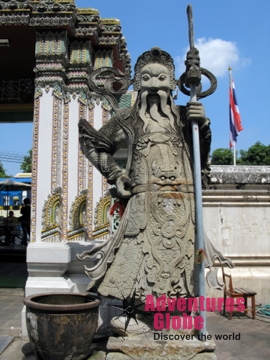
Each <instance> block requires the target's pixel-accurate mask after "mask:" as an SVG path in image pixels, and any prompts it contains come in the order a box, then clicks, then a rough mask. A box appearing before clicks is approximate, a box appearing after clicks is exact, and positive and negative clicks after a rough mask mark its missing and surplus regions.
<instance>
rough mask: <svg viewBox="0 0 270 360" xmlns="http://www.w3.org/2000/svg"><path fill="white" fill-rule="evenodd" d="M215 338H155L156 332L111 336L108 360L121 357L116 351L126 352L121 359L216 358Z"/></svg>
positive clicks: (199, 359) (211, 359)
mask: <svg viewBox="0 0 270 360" xmlns="http://www.w3.org/2000/svg"><path fill="white" fill-rule="evenodd" d="M215 347H216V345H215V343H214V341H213V340H207V341H199V340H198V339H197V338H195V337H192V339H190V340H186V339H183V340H181V339H180V340H167V341H163V340H154V333H152V332H150V333H145V334H143V335H138V336H132V337H125V338H123V337H110V338H109V340H108V343H107V351H108V354H107V357H106V360H112V359H120V357H117V355H116V353H118V355H119V353H121V354H124V355H125V356H126V357H123V356H122V358H121V359H123V360H124V359H127V360H128V359H129V358H131V359H136V360H140V359H148V360H162V359H167V360H176V359H186V360H189V359H192V360H215V359H216V356H215V354H214V353H213V352H214V350H215Z"/></svg>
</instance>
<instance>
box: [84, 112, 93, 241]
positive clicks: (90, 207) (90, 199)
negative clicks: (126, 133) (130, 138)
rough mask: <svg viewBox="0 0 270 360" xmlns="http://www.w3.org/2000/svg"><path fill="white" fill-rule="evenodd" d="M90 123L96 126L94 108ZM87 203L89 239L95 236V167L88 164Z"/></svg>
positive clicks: (90, 115)
mask: <svg viewBox="0 0 270 360" xmlns="http://www.w3.org/2000/svg"><path fill="white" fill-rule="evenodd" d="M88 121H89V123H90V124H91V125H92V126H93V124H94V108H93V107H91V108H90V109H88ZM87 189H88V193H87V201H86V211H87V224H88V227H87V233H88V237H89V239H90V238H91V237H92V234H93V230H92V229H93V227H92V223H93V165H92V164H91V163H90V162H88V181H87Z"/></svg>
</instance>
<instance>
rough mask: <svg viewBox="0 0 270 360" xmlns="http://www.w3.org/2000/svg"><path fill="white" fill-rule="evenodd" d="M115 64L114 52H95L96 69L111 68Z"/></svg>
mask: <svg viewBox="0 0 270 360" xmlns="http://www.w3.org/2000/svg"><path fill="white" fill-rule="evenodd" d="M113 63H114V59H113V51H112V50H105V49H103V50H97V51H96V52H95V60H94V69H95V70H96V69H99V68H101V67H109V66H112V65H113Z"/></svg>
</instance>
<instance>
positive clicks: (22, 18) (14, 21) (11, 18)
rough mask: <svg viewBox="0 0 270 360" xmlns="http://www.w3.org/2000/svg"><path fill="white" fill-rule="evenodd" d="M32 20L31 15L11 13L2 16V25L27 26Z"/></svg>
mask: <svg viewBox="0 0 270 360" xmlns="http://www.w3.org/2000/svg"><path fill="white" fill-rule="evenodd" d="M29 20H30V14H29V13H28V12H27V11H26V12H25V13H21V12H20V13H14V12H9V13H8V15H7V14H6V13H4V14H1V15H0V25H27V24H28V23H29Z"/></svg>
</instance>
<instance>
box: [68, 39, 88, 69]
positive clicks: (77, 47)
mask: <svg viewBox="0 0 270 360" xmlns="http://www.w3.org/2000/svg"><path fill="white" fill-rule="evenodd" d="M90 49H91V42H90V41H73V42H72V43H71V45H70V59H69V62H70V65H71V66H72V65H73V66H79V65H80V66H82V65H84V66H89V65H91V54H90Z"/></svg>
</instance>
